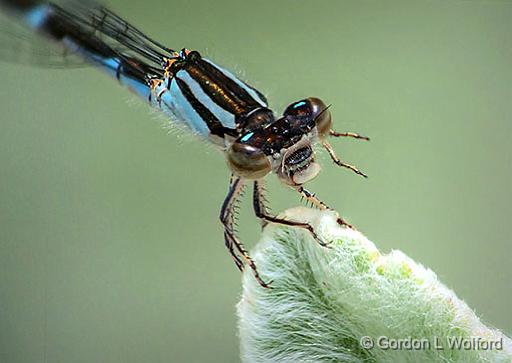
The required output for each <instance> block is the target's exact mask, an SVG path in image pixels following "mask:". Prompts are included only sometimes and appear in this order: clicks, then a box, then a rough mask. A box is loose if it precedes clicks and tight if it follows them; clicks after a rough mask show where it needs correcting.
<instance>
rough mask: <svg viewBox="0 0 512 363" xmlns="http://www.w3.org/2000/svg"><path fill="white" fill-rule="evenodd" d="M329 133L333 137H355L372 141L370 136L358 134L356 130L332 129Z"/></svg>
mask: <svg viewBox="0 0 512 363" xmlns="http://www.w3.org/2000/svg"><path fill="white" fill-rule="evenodd" d="M329 135H331V136H333V137H353V138H354V139H360V140H366V141H370V138H369V137H367V136H363V135H359V134H356V133H355V132H336V131H334V130H330V131H329Z"/></svg>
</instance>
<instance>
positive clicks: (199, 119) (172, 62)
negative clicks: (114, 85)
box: [0, 0, 368, 287]
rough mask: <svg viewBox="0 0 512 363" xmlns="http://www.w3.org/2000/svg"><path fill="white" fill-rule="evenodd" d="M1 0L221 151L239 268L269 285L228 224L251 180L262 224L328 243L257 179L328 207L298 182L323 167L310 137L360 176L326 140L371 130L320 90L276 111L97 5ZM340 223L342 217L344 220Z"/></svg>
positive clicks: (226, 216) (217, 71) (229, 241)
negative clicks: (339, 120)
mask: <svg viewBox="0 0 512 363" xmlns="http://www.w3.org/2000/svg"><path fill="white" fill-rule="evenodd" d="M0 4H2V5H3V6H4V7H5V9H6V10H7V11H10V12H11V13H13V14H14V15H17V16H18V18H19V19H20V20H21V21H22V22H24V23H25V24H26V25H27V26H28V27H29V28H31V29H32V30H34V31H35V32H38V33H40V34H43V35H45V36H46V37H47V38H49V39H50V40H52V41H54V42H55V43H57V44H58V45H59V46H61V47H62V49H65V50H66V52H67V54H68V55H69V54H71V55H73V56H78V57H80V58H81V59H83V60H85V61H87V62H88V63H90V64H93V65H95V66H97V67H99V68H101V69H103V70H104V71H106V72H107V73H108V74H110V75H111V76H112V77H115V78H116V79H117V80H118V81H119V82H120V83H121V84H123V85H125V86H127V87H128V88H129V89H131V90H132V91H133V92H135V93H136V94H138V95H139V96H141V97H143V98H144V99H146V100H148V102H149V103H150V104H151V105H152V106H153V107H155V108H158V109H160V110H162V111H163V112H164V113H165V114H167V115H168V116H169V117H170V118H171V119H172V120H173V122H177V123H179V124H182V125H184V126H186V127H188V129H189V130H191V131H192V132H193V133H194V134H196V135H198V136H200V137H202V138H203V139H205V140H208V141H209V142H211V143H213V144H214V145H216V146H217V147H218V149H219V150H221V151H222V152H223V153H224V154H225V156H226V158H227V164H228V166H229V168H230V169H231V172H232V177H231V181H230V185H229V192H228V195H227V197H226V199H225V200H224V203H223V205H222V209H221V213H220V219H221V222H222V224H223V227H224V239H225V244H226V246H227V248H228V250H229V252H230V254H231V256H232V257H233V260H234V262H235V264H236V266H237V267H238V268H239V269H240V270H242V269H243V268H244V265H245V264H247V265H249V266H250V268H251V269H252V271H253V272H254V276H255V278H256V279H257V280H258V282H259V283H260V284H261V285H262V286H264V287H268V283H266V282H265V281H263V279H262V278H261V277H260V275H259V274H258V270H257V268H256V265H255V264H254V262H253V260H252V259H251V257H250V256H249V254H248V253H247V251H246V249H245V248H244V246H243V244H242V243H241V241H240V240H239V239H238V238H237V236H236V234H235V231H234V223H235V214H234V206H235V204H236V202H237V200H238V199H239V197H240V194H241V192H242V191H243V189H244V187H245V186H246V184H247V183H249V182H250V183H252V184H253V188H254V193H253V205H254V211H255V213H256V216H257V217H258V218H259V219H260V220H261V221H262V223H263V224H265V223H268V222H271V223H278V224H284V225H288V226H295V227H300V228H304V229H307V230H308V231H309V232H310V233H311V234H312V235H313V236H314V237H315V238H316V240H317V241H318V242H319V243H320V244H322V245H325V244H324V242H323V241H321V240H319V238H318V237H317V235H316V233H315V231H314V229H313V228H312V227H311V225H309V224H307V223H301V222H297V221H291V220H285V219H282V218H278V217H275V216H273V215H270V214H269V213H268V212H267V209H266V208H265V203H264V199H263V180H264V178H265V177H266V176H267V175H268V174H270V173H274V174H276V175H277V177H278V178H279V180H280V181H282V182H283V183H284V184H286V185H287V186H290V187H291V188H293V189H295V190H296V191H297V192H298V193H299V194H301V196H302V197H303V198H305V199H307V200H308V201H309V202H311V203H312V204H313V205H314V206H316V207H317V208H320V209H329V208H328V207H327V206H326V205H325V204H324V203H323V202H322V201H320V200H319V199H318V198H317V197H316V196H315V195H314V194H313V193H311V192H309V191H307V190H306V189H305V188H304V187H303V184H304V183H306V182H307V181H309V180H311V179H313V178H314V177H315V176H316V175H317V174H318V173H319V171H320V166H319V164H318V163H317V162H316V160H315V152H314V150H313V147H312V146H313V144H314V143H316V142H318V143H320V144H321V145H322V146H323V147H324V148H325V149H326V150H327V152H328V154H329V156H330V158H331V159H332V160H333V161H334V162H335V163H336V164H337V165H339V166H342V167H345V168H348V169H350V170H352V171H354V172H355V173H357V174H359V175H362V176H365V175H364V174H363V173H362V172H361V171H359V170H358V169H357V168H355V167H354V166H352V165H350V164H346V163H345V162H343V161H341V160H340V159H339V158H338V157H337V156H336V154H335V153H334V150H333V149H332V147H331V145H330V144H329V142H328V141H327V139H328V137H353V138H357V139H364V140H368V138H367V137H364V136H360V135H358V134H355V133H350V132H346V133H338V132H335V131H333V129H332V118H331V112H330V110H329V107H328V106H326V105H325V104H324V102H322V101H321V100H320V99H318V98H314V97H310V98H306V99H303V100H300V101H297V102H294V103H292V104H291V105H290V106H288V107H287V108H286V109H285V110H284V112H283V114H282V115H281V116H279V117H276V116H275V114H274V112H273V111H272V110H270V108H269V107H268V104H267V100H266V98H265V96H263V95H262V94H261V93H260V92H259V91H257V90H256V89H254V88H253V87H251V86H249V85H248V84H246V83H245V82H243V81H241V80H240V79H238V78H237V77H236V76H234V75H233V74H232V73H230V72H229V71H227V70H226V69H224V68H222V67H220V66H218V65H216V64H215V63H213V62H212V61H210V60H208V59H206V58H203V57H202V56H201V55H200V54H199V52H197V51H189V50H187V49H182V50H181V51H175V50H173V49H171V48H167V47H165V46H163V45H162V44H160V43H159V42H156V41H154V40H152V39H150V38H149V37H147V36H146V35H144V34H143V33H142V32H141V31H140V30H138V29H137V28H135V27H133V26H132V25H130V24H128V23H127V22H126V21H124V20H123V19H122V18H120V17H119V16H118V15H116V14H115V13H113V12H112V11H110V10H108V9H106V8H105V7H103V6H100V5H97V4H91V3H90V2H88V3H86V4H85V5H84V3H83V2H82V3H79V2H77V1H76V2H75V1H58V2H42V1H37V0H0ZM54 61H55V60H54ZM36 63H37V62H36ZM339 223H340V224H345V225H347V224H346V223H345V222H344V221H343V220H342V219H339Z"/></svg>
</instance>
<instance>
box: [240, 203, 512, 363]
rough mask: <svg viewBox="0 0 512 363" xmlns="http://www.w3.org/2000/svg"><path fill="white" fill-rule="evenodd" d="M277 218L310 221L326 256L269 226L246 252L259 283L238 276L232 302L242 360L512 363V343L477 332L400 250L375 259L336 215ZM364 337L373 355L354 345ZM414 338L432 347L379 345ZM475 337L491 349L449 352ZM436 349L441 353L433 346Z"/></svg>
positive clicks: (296, 233) (298, 213) (480, 328)
mask: <svg viewBox="0 0 512 363" xmlns="http://www.w3.org/2000/svg"><path fill="white" fill-rule="evenodd" d="M283 216H284V217H286V218H288V219H291V220H300V221H307V222H309V223H310V224H312V225H313V226H314V227H315V229H316V231H317V233H318V234H319V235H320V236H321V237H322V238H323V239H324V240H325V241H328V242H331V243H332V244H331V247H332V248H324V247H321V246H319V245H318V243H317V242H316V241H315V240H314V239H313V238H312V237H311V236H310V234H308V232H307V231H303V230H301V229H297V228H289V227H284V226H276V225H269V226H267V227H266V228H265V230H264V233H263V236H262V239H261V241H260V242H259V243H258V245H257V246H256V247H255V249H254V251H253V252H252V256H253V257H254V260H255V261H256V263H257V265H258V268H259V271H260V273H261V275H262V277H263V278H264V279H265V281H269V280H273V283H272V285H271V286H272V289H264V288H262V287H261V286H259V284H258V283H257V282H256V281H255V279H254V277H253V276H252V274H251V271H250V270H249V271H246V273H245V274H244V276H243V296H242V298H241V301H240V302H239V304H238V315H239V334H240V341H241V355H242V360H243V361H244V362H393V363H396V362H464V363H466V362H512V341H511V340H510V339H509V338H508V337H506V336H504V335H503V334H502V333H501V332H500V331H498V330H496V329H491V328H488V327H486V326H485V325H483V324H482V323H481V322H480V320H479V319H478V317H477V316H476V315H475V314H474V312H473V311H472V310H471V309H470V308H469V307H468V306H467V305H466V304H465V303H464V302H463V301H462V300H460V299H459V298H457V296H456V295H455V294H454V292H453V291H452V290H450V289H448V288H447V287H446V286H444V285H443V284H442V283H441V282H439V280H438V279H437V276H436V274H435V273H434V272H432V271H431V270H429V269H426V268H424V267H423V266H421V265H420V264H418V263H416V262H414V261H413V260H411V259H410V258H408V257H407V256H405V255H404V254H403V253H402V252H400V251H392V252H391V253H389V254H386V255H384V254H381V253H380V252H379V251H378V250H377V248H376V247H375V245H374V244H373V243H372V242H371V241H369V240H368V239H367V238H366V237H364V236H363V235H362V234H361V233H359V232H357V231H353V230H350V229H348V228H344V227H340V226H338V225H337V223H336V213H334V212H320V211H316V210H311V209H306V208H295V209H291V210H288V211H286V212H285V213H284V214H283ZM366 336H368V337H370V338H371V339H372V340H373V342H374V343H375V344H374V345H375V346H374V347H373V349H365V348H363V347H362V345H361V343H360V341H361V339H362V337H366ZM381 336H386V337H389V338H394V339H405V341H407V340H408V339H409V340H410V339H420V340H423V341H425V340H426V341H428V342H430V343H431V347H430V348H429V349H419V350H411V349H400V350H394V349H385V348H383V347H379V346H378V343H377V341H378V339H379V337H381ZM449 337H450V338H453V337H459V338H465V339H469V338H470V337H477V338H478V337H479V338H480V339H481V341H484V342H490V341H494V342H498V344H499V342H501V349H500V346H497V347H498V349H493V350H484V349H476V348H475V349H469V350H464V349H450V348H449V347H448V338H449ZM436 338H437V344H440V345H443V346H444V348H445V349H443V350H441V349H436V348H435V347H434V344H435V341H434V340H435V339H436Z"/></svg>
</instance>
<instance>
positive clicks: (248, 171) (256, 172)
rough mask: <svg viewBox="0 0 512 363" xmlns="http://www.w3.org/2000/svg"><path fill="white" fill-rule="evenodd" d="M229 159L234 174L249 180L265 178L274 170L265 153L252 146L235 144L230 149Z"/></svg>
mask: <svg viewBox="0 0 512 363" xmlns="http://www.w3.org/2000/svg"><path fill="white" fill-rule="evenodd" d="M227 159H228V164H229V167H230V168H231V170H232V171H233V173H235V174H237V175H239V176H241V177H244V178H248V179H260V178H263V177H264V176H265V175H267V174H268V173H269V172H270V170H271V168H272V167H271V164H270V161H269V159H268V157H267V156H266V155H265V154H264V153H263V151H261V149H259V148H257V147H255V146H252V145H250V144H242V143H240V142H235V143H233V145H231V147H230V148H229V149H228V152H227Z"/></svg>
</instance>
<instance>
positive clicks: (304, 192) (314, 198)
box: [296, 186, 355, 229]
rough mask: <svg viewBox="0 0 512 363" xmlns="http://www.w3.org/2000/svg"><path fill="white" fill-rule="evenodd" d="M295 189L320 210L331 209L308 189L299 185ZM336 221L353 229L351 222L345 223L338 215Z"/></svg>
mask: <svg viewBox="0 0 512 363" xmlns="http://www.w3.org/2000/svg"><path fill="white" fill-rule="evenodd" d="M296 189H297V191H298V192H299V193H300V195H301V196H302V197H303V198H305V199H306V200H307V201H308V202H310V203H311V204H313V205H314V206H315V207H317V208H318V209H320V210H333V209H332V208H330V207H328V206H327V205H326V204H325V203H324V202H322V201H321V200H320V199H318V197H317V196H316V195H315V194H314V193H311V192H310V191H308V190H307V189H305V188H304V187H302V186H300V187H298V188H296ZM336 222H338V224H339V225H342V226H346V227H348V228H350V229H355V228H354V226H352V225H351V224H349V223H347V222H346V221H345V220H344V219H343V218H341V217H338V219H337V220H336Z"/></svg>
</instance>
